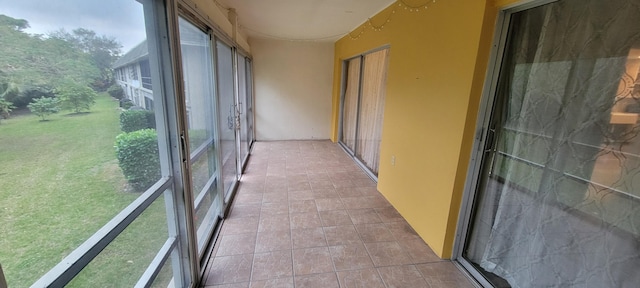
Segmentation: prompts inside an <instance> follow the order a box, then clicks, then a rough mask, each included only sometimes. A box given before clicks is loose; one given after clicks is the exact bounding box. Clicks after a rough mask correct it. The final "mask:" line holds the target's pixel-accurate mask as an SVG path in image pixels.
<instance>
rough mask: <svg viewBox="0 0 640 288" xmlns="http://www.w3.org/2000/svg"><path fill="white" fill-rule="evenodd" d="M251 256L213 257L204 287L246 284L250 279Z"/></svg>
mask: <svg viewBox="0 0 640 288" xmlns="http://www.w3.org/2000/svg"><path fill="white" fill-rule="evenodd" d="M252 260H253V255H252V254H244V255H236V256H223V257H215V258H214V259H213V263H212V264H211V267H210V269H209V274H208V276H207V281H206V283H205V285H218V284H230V283H239V282H247V281H249V279H250V277H251V262H252Z"/></svg>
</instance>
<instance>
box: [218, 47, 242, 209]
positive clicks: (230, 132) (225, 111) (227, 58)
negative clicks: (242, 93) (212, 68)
mask: <svg viewBox="0 0 640 288" xmlns="http://www.w3.org/2000/svg"><path fill="white" fill-rule="evenodd" d="M216 61H217V63H216V68H217V75H216V76H217V77H216V79H217V81H218V82H217V83H218V86H217V87H218V95H217V96H218V111H219V114H218V121H220V145H221V147H220V148H221V152H222V171H221V172H222V180H223V191H224V196H225V200H228V197H229V196H230V195H231V192H233V189H234V187H235V185H236V182H237V181H238V177H239V169H238V167H239V165H238V142H237V141H238V140H237V139H238V132H237V129H238V127H239V125H240V123H239V121H240V120H239V118H238V117H237V111H236V108H237V105H236V96H235V89H236V88H235V86H236V81H235V75H236V71H235V69H234V62H235V56H234V51H233V49H232V48H231V47H230V46H229V45H227V44H225V43H224V42H222V41H220V40H216Z"/></svg>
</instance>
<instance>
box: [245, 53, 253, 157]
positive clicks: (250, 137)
mask: <svg viewBox="0 0 640 288" xmlns="http://www.w3.org/2000/svg"><path fill="white" fill-rule="evenodd" d="M244 60H245V64H246V73H247V98H246V100H245V102H246V103H247V104H246V106H247V108H246V109H247V113H246V114H245V116H244V117H246V118H247V120H246V121H247V125H246V126H247V139H246V140H247V146H248V147H249V148H248V149H249V151H251V146H253V141H254V140H255V132H254V128H253V67H252V66H251V65H252V64H251V63H253V62H252V61H251V60H250V59H249V58H248V57H245V58H244Z"/></svg>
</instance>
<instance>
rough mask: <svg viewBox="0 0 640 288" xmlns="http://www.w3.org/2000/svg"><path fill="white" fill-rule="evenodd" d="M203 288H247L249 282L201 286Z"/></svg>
mask: <svg viewBox="0 0 640 288" xmlns="http://www.w3.org/2000/svg"><path fill="white" fill-rule="evenodd" d="M203 287H204V288H249V282H243V283H233V284H221V285H213V286H203Z"/></svg>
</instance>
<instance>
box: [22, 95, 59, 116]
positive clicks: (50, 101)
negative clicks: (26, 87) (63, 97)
mask: <svg viewBox="0 0 640 288" xmlns="http://www.w3.org/2000/svg"><path fill="white" fill-rule="evenodd" d="M59 105H60V100H58V99H56V98H47V97H41V98H37V99H33V102H31V103H29V105H27V107H29V110H31V113H33V114H36V115H38V116H39V117H40V118H41V121H47V117H49V115H51V114H55V113H58V111H60V107H59Z"/></svg>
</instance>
